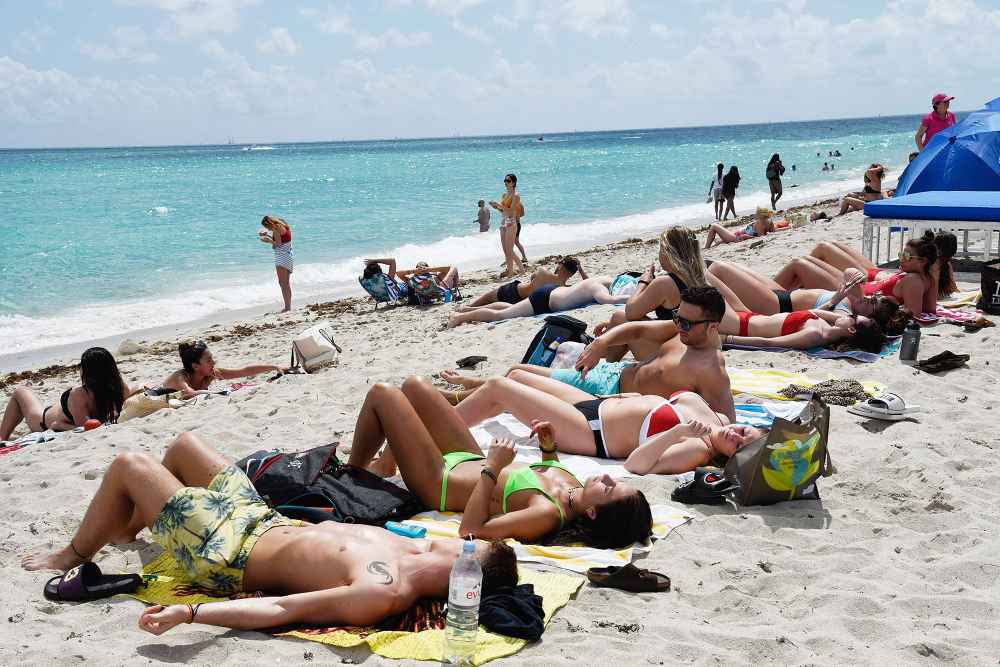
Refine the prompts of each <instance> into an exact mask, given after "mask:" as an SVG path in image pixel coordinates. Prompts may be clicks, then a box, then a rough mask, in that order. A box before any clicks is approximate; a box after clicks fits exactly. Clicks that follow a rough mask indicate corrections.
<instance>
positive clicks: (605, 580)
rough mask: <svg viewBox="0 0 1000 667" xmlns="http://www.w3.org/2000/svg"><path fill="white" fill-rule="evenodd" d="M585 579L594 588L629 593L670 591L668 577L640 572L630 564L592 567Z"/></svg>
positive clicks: (657, 573) (655, 573) (646, 571)
mask: <svg viewBox="0 0 1000 667" xmlns="http://www.w3.org/2000/svg"><path fill="white" fill-rule="evenodd" d="M587 579H589V580H590V583H592V584H593V585H594V586H600V587H603V588H617V589H618V590H622V591H629V592H631V593H665V592H667V591H669V590H670V577H668V576H667V575H665V574H660V573H659V572H651V571H649V570H640V569H639V568H637V567H636V566H635V565H633V564H632V563H629V564H628V565H623V566H622V567H615V566H611V567H592V568H590V569H589V570H587Z"/></svg>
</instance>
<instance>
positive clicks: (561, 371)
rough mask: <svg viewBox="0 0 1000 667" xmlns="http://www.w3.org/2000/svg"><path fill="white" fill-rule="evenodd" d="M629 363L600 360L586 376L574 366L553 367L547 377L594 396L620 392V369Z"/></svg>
mask: <svg viewBox="0 0 1000 667" xmlns="http://www.w3.org/2000/svg"><path fill="white" fill-rule="evenodd" d="M631 365H633V364H632V363H630V362H626V361H601V362H600V363H598V364H597V365H596V366H594V367H593V368H592V369H590V372H588V373H587V377H586V378H584V377H583V375H582V373H581V372H580V371H578V370H576V369H575V368H556V369H553V370H551V371H550V372H549V377H550V378H552V379H553V380H559V381H560V382H562V383H564V384H568V385H570V386H571V387H576V388H577V389H582V390H583V391H585V392H587V393H588V394H593V395H594V396H609V395H611V394H620V393H621V383H622V371H623V370H625V368H626V367H627V366H631Z"/></svg>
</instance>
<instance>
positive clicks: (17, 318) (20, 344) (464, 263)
mask: <svg viewBox="0 0 1000 667" xmlns="http://www.w3.org/2000/svg"><path fill="white" fill-rule="evenodd" d="M862 171H863V170H860V169H859V170H846V169H845V170H844V172H843V173H841V172H839V171H838V172H837V176H836V177H832V178H830V179H829V180H826V181H821V182H815V183H810V184H807V185H804V186H801V187H795V188H792V185H793V184H794V179H792V178H790V177H789V175H788V174H786V176H785V178H784V182H785V196H784V198H783V199H782V202H781V203H782V205H783V206H785V207H787V206H792V205H794V204H796V203H801V202H808V201H814V200H816V199H820V198H823V197H828V196H832V195H834V194H836V193H839V192H843V191H844V190H845V189H848V188H851V187H858V183H859V182H860V173H862ZM894 173H898V171H895V170H894ZM769 203H770V199H769V193H768V192H767V191H766V190H758V191H740V192H739V194H738V196H737V199H736V209H737V212H739V213H740V214H742V215H746V214H749V213H751V212H752V211H753V210H754V208H755V207H757V206H766V205H768V204H769ZM158 208H167V207H158ZM709 222H712V209H711V206H710V205H709V204H705V203H704V202H696V203H690V204H682V205H678V206H669V207H664V208H660V209H656V210H653V211H648V212H643V213H634V214H631V215H624V216H614V217H606V218H597V219H593V220H588V221H584V222H577V223H550V222H533V223H528V224H525V225H524V227H523V229H522V232H521V240H522V241H523V242H524V244H525V246H526V248H527V249H528V252H529V253H530V254H531V255H532V256H534V257H538V256H541V255H543V254H550V253H553V252H569V251H574V250H580V249H584V248H587V247H590V246H593V245H596V244H598V243H603V242H608V241H611V240H619V239H623V238H627V237H628V236H630V235H642V234H648V233H650V232H656V231H659V230H661V229H663V228H664V227H666V226H668V225H678V224H679V225H691V226H700V225H703V224H707V223H709ZM300 252H301V251H300ZM366 256H367V257H385V256H390V257H395V258H396V260H397V262H398V266H399V267H400V268H405V267H411V266H414V265H415V264H416V263H417V262H419V261H426V262H429V263H430V264H431V265H443V264H450V265H455V266H458V267H459V268H460V269H461V270H462V271H470V270H475V269H480V268H487V267H488V268H497V267H498V266H499V263H500V261H501V252H500V244H499V240H498V235H497V231H496V228H495V227H494V228H493V229H491V231H490V232H488V233H483V234H480V233H472V234H467V235H462V236H449V237H447V238H443V239H440V240H437V241H433V242H430V243H406V244H403V245H399V246H395V247H391V246H383V247H372V248H371V249H370V250H369V252H368V253H367V255H366ZM363 260H364V256H360V255H359V256H355V257H349V258H341V259H334V260H333V261H325V262H309V263H306V262H299V263H296V266H295V273H294V274H293V278H292V287H293V290H294V292H293V293H294V298H295V302H296V303H297V304H303V303H307V302H309V301H310V300H317V299H332V298H339V297H343V296H347V295H354V296H361V295H362V291H361V289H360V287H359V286H358V284H357V277H358V275H360V273H361V270H362V268H363ZM629 268H632V269H635V268H638V267H621V270H626V269H629ZM208 285H209V286H206V287H202V288H201V289H198V290H189V291H185V292H181V293H178V294H166V295H162V296H160V297H152V298H145V299H141V300H134V301H122V302H105V303H98V304H88V305H85V306H82V307H78V308H73V309H69V310H66V311H63V312H60V313H56V314H54V315H52V316H48V317H40V318H32V317H25V316H21V315H8V316H0V339H3V340H4V341H5V343H7V351H8V352H11V353H20V352H28V351H33V350H39V349H44V348H48V347H53V346H58V345H65V344H71V343H76V342H82V341H87V340H94V339H97V338H104V337H111V336H119V335H124V334H127V333H129V332H134V331H138V330H146V329H153V328H159V327H170V326H178V327H179V326H181V325H183V324H185V323H190V322H194V321H198V320H202V319H204V318H208V317H210V316H215V315H219V314H224V313H226V312H232V311H236V310H241V309H246V308H259V307H264V306H267V305H269V304H273V305H274V306H275V308H277V306H278V305H279V294H278V291H277V287H276V285H275V281H274V274H273V272H272V270H271V267H270V265H269V263H268V262H266V261H262V262H261V264H260V266H259V267H254V268H251V269H247V268H246V267H244V268H242V269H239V270H236V271H233V272H232V273H230V274H225V275H222V276H218V277H216V278H214V279H213V282H212V283H208Z"/></svg>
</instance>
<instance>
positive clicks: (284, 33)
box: [257, 27, 300, 56]
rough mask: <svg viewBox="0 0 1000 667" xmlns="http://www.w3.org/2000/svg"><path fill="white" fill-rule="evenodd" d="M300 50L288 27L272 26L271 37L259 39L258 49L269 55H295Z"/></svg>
mask: <svg viewBox="0 0 1000 667" xmlns="http://www.w3.org/2000/svg"><path fill="white" fill-rule="evenodd" d="M299 50H300V47H299V45H298V43H297V42H296V41H295V40H294V39H292V35H291V33H289V32H288V28H282V27H278V28H271V33H270V37H268V38H267V39H258V40H257V51H258V52H260V53H264V54H268V55H285V56H294V55H295V54H296V53H298V52H299Z"/></svg>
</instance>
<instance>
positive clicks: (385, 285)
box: [358, 273, 410, 310]
mask: <svg viewBox="0 0 1000 667" xmlns="http://www.w3.org/2000/svg"><path fill="white" fill-rule="evenodd" d="M358 284H360V285H361V288H362V289H363V290H364V291H366V292H368V295H369V296H371V298H372V299H374V300H375V310H378V305H379V304H380V303H387V304H389V305H390V306H396V305H399V304H400V303H405V302H406V301H408V300H409V296H410V295H409V292H408V290H407V287H406V285H403V284H401V283H398V282H396V281H395V280H393V279H392V278H390V277H389V276H387V275H385V274H384V273H379V274H377V275H374V276H372V277H370V278H363V277H358Z"/></svg>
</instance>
